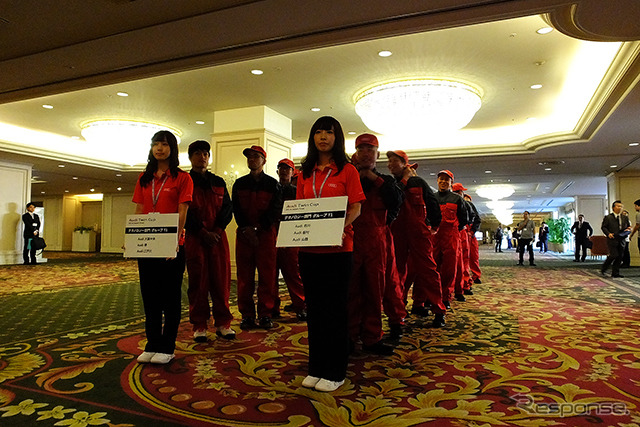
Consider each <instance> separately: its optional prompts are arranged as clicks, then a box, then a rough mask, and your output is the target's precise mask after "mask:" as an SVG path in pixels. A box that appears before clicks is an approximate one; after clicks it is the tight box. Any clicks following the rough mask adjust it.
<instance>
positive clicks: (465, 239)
mask: <svg viewBox="0 0 640 427" xmlns="http://www.w3.org/2000/svg"><path fill="white" fill-rule="evenodd" d="M451 189H452V190H453V192H454V193H456V194H457V195H458V196H460V197H464V192H465V191H466V190H467V189H466V188H464V186H463V185H462V184H460V183H459V182H456V183H454V184H453V185H452V186H451ZM462 201H463V203H464V207H465V209H466V210H467V224H465V226H464V227H463V228H462V230H460V246H458V263H457V268H456V281H455V298H456V301H461V302H464V301H466V298H465V295H469V294H468V290H469V289H470V287H471V284H470V282H471V275H470V274H469V228H470V227H471V220H472V219H473V212H472V210H471V206H469V204H468V203H467V202H465V201H464V198H463V199H462Z"/></svg>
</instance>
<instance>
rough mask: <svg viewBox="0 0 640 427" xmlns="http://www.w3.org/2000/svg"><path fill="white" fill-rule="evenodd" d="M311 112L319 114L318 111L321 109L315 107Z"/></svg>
mask: <svg viewBox="0 0 640 427" xmlns="http://www.w3.org/2000/svg"><path fill="white" fill-rule="evenodd" d="M311 111H315V112H316V113H317V112H318V111H320V109H319V108H318V107H313V108H312V109H311Z"/></svg>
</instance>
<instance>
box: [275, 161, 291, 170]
mask: <svg viewBox="0 0 640 427" xmlns="http://www.w3.org/2000/svg"><path fill="white" fill-rule="evenodd" d="M280 165H287V166H289V167H290V168H291V169H293V170H295V169H296V165H295V164H294V163H293V160H290V159H287V158H284V159H282V160H280V161H279V162H278V166H277V167H280Z"/></svg>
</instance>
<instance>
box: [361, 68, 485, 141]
mask: <svg viewBox="0 0 640 427" xmlns="http://www.w3.org/2000/svg"><path fill="white" fill-rule="evenodd" d="M481 105H482V100H481V97H480V92H479V90H477V89H476V88H474V87H472V86H470V85H468V84H465V83H461V82H457V81H452V80H438V79H415V80H402V81H397V82H392V83H386V84H382V85H379V86H375V87H373V88H371V89H367V90H365V91H362V92H360V93H359V94H358V95H356V99H355V110H356V114H358V115H359V116H360V118H362V121H363V122H364V124H365V125H366V126H367V127H368V128H369V129H371V130H372V131H374V132H378V133H380V134H383V135H393V134H414V135H415V134H416V133H420V134H424V133H425V132H443V131H454V130H458V129H462V128H463V127H465V126H466V125H467V124H469V122H470V121H471V119H472V118H473V116H474V115H475V114H476V112H477V111H478V110H479V109H480V106H481Z"/></svg>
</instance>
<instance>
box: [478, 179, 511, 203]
mask: <svg viewBox="0 0 640 427" xmlns="http://www.w3.org/2000/svg"><path fill="white" fill-rule="evenodd" d="M514 192H515V189H514V188H513V187H512V186H511V185H507V184H494V185H481V186H480V187H478V188H477V189H476V194H477V195H478V196H480V197H482V198H483V199H489V200H494V201H495V200H501V199H504V198H507V197H509V196H511V195H512V194H513V193H514ZM492 209H493V208H492Z"/></svg>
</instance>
